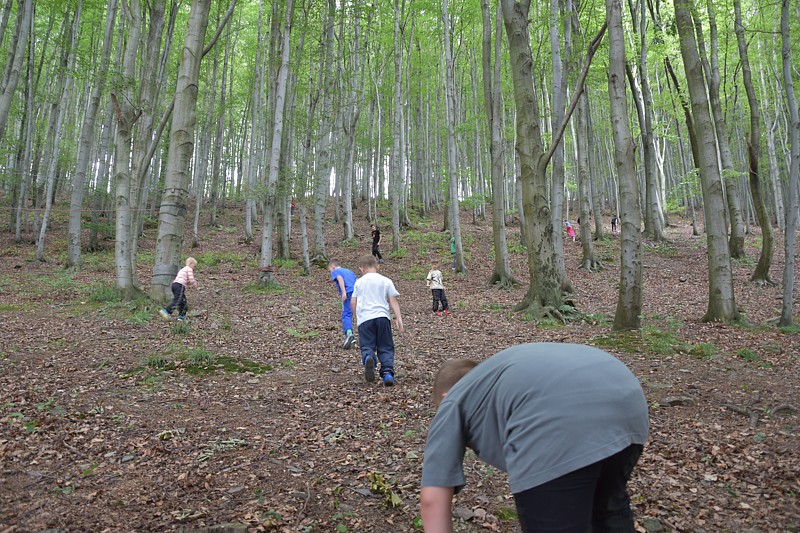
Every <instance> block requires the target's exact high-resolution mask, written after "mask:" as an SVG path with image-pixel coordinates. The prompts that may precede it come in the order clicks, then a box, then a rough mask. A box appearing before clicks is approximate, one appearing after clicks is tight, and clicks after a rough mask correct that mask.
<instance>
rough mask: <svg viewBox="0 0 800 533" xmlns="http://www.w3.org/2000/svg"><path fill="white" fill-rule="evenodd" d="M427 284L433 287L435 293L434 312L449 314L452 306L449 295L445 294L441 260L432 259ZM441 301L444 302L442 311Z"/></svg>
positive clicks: (432, 292) (433, 293) (426, 279)
mask: <svg viewBox="0 0 800 533" xmlns="http://www.w3.org/2000/svg"><path fill="white" fill-rule="evenodd" d="M425 285H427V286H428V287H429V288H430V289H431V294H432V295H433V312H434V313H436V314H437V315H441V314H442V313H444V314H446V315H449V314H450V311H449V309H450V306H449V305H448V304H447V296H446V295H445V294H444V282H443V281H442V272H441V271H440V270H439V262H438V261H436V260H434V261H431V270H430V272H428V277H427V278H425ZM439 302H442V310H441V311H439Z"/></svg>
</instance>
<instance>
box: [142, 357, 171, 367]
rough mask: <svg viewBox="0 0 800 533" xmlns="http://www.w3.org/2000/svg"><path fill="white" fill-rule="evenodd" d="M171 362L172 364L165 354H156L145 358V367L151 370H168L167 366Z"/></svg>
mask: <svg viewBox="0 0 800 533" xmlns="http://www.w3.org/2000/svg"><path fill="white" fill-rule="evenodd" d="M169 362H170V360H169V357H167V356H166V355H165V354H163V353H154V354H151V355H148V356H147V357H146V358H145V360H144V365H145V366H147V367H149V368H155V369H159V370H161V369H163V368H166V367H167V365H168V364H169Z"/></svg>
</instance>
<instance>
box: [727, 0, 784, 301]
mask: <svg viewBox="0 0 800 533" xmlns="http://www.w3.org/2000/svg"><path fill="white" fill-rule="evenodd" d="M733 8H734V18H735V23H734V31H735V32H736V41H737V43H738V45H739V59H740V61H741V63H742V82H743V83H744V88H745V92H746V93H747V102H748V104H749V105H750V135H749V137H748V139H747V160H748V176H749V181H750V194H751V195H752V196H753V204H754V207H755V211H756V218H757V219H758V225H759V226H760V227H761V254H760V255H759V257H758V264H757V265H756V268H755V270H754V271H753V275H752V276H751V277H750V281H752V282H755V283H757V284H759V285H774V284H775V283H774V282H773V281H772V280H771V279H770V277H769V269H770V266H771V265H772V254H773V252H774V249H775V243H774V240H773V236H772V223H771V222H770V220H769V214H768V213H767V206H766V205H765V204H764V194H763V192H762V191H761V176H760V175H759V171H758V164H759V158H760V153H761V116H760V112H759V105H758V99H757V98H756V91H755V88H754V87H753V79H752V75H751V73H750V60H749V59H748V56H747V41H746V40H745V36H744V26H743V25H742V6H741V1H740V0H734V1H733Z"/></svg>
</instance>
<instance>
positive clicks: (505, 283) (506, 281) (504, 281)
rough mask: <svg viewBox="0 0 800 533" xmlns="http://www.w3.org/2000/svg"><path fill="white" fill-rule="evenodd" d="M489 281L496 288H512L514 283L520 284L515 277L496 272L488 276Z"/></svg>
mask: <svg viewBox="0 0 800 533" xmlns="http://www.w3.org/2000/svg"><path fill="white" fill-rule="evenodd" d="M489 283H490V284H491V285H493V286H494V287H495V288H496V289H513V288H514V286H515V285H519V284H520V283H519V281H518V280H517V279H516V278H515V277H513V276H511V277H507V276H501V275H500V274H498V273H497V272H494V273H493V274H492V276H491V277H490V278H489Z"/></svg>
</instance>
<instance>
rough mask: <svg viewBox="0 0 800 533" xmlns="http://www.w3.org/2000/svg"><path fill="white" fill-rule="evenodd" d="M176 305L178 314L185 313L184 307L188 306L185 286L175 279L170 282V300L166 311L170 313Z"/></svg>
mask: <svg viewBox="0 0 800 533" xmlns="http://www.w3.org/2000/svg"><path fill="white" fill-rule="evenodd" d="M176 307H177V308H178V315H179V316H183V315H185V314H186V308H187V307H189V305H188V303H187V302H186V287H184V286H183V285H182V284H181V283H178V282H177V281H176V282H174V283H173V284H172V302H171V303H170V304H169V305H168V306H167V313H169V314H172V311H174V310H175V308H176Z"/></svg>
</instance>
